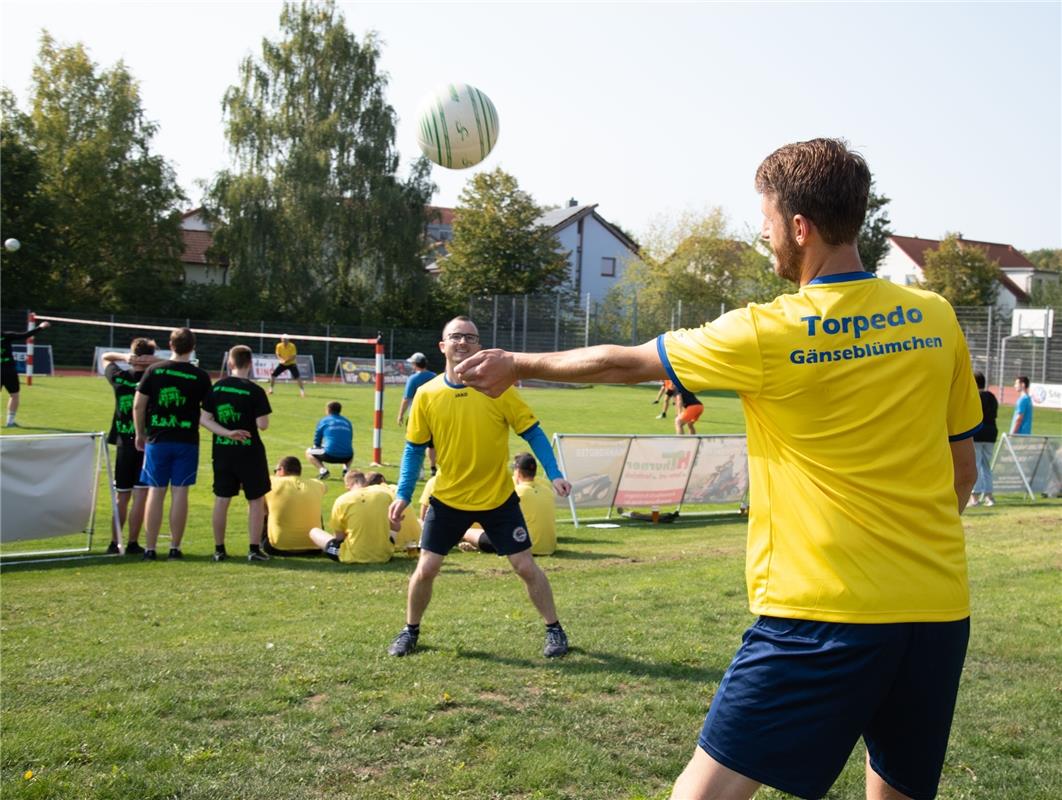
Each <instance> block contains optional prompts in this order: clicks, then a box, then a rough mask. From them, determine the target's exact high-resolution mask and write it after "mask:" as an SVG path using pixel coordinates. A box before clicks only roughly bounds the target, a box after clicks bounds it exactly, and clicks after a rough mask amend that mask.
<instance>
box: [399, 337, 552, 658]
mask: <svg viewBox="0 0 1062 800" xmlns="http://www.w3.org/2000/svg"><path fill="white" fill-rule="evenodd" d="M439 350H441V351H442V353H443V355H445V356H446V372H445V373H444V374H442V375H439V376H437V377H435V378H433V379H432V380H430V381H428V382H427V383H425V384H424V385H422V386H421V387H420V388H419V389H418V390H417V393H416V395H415V396H414V397H413V409H412V413H411V414H410V417H409V423H408V425H407V427H406V449H405V452H404V453H403V456H402V466H401V470H400V472H399V477H398V497H397V498H396V499H395V501H394V502H393V503H392V504H391V509H390V514H391V526H392V528H395V529H396V528H397V527H398V526H399V524H400V522H401V520H402V517H403V516H404V512H405V509H406V507H407V506H408V505H409V504H410V500H411V499H412V497H413V487H414V485H415V484H416V481H417V477H418V476H419V475H420V468H421V464H422V463H423V461H424V450H425V449H426V448H427V446H428V443H429V442H431V443H432V444H433V445H434V447H435V452H436V461H437V463H438V466H439V470H438V475H437V476H436V482H435V488H434V490H433V495H432V498H431V500H430V508H429V509H428V513H427V516H426V517H425V519H424V531H423V533H422V534H421V539H420V560H419V561H418V562H417V568H416V570H414V572H413V575H412V577H411V578H410V580H409V595H408V599H407V604H406V626H405V627H404V628H403V629H402V631H401V632H400V633H399V634H398V636H396V637H395V639H394V641H393V642H391V646H390V648H388V653H390V654H391V655H393V656H404V655H409V654H410V653H412V652H413V651H414V650H415V649H416V646H417V638H418V636H419V635H420V620H421V617H422V616H423V615H424V611H425V610H426V609H427V607H428V603H429V602H430V600H431V593H432V587H433V584H434V582H435V578H436V577H437V576H438V574H439V570H440V569H441V568H442V563H443V559H444V558H445V557H446V555H447V554H448V553H449V552H450V550H452V549H453V547H454V546H455V545H456V544H457V543H458V542H460V541H461V537H462V536H464V534H465V531H467V530H468V528H469V527H470V526H471V525H472V523H474V522H478V523H480V525H482V526H483V529H484V530H485V531H486V532H487V534H488V535H489V536H490V539H491V541H492V542H493V543H494V546H495V548H496V549H497V551H498V554H499V555H504V556H507V557H508V558H509V563H510V564H511V565H512V567H513V570H514V571H515V572H516V574H517V575H519V576H520V578H521V580H523V582H524V585H525V586H526V588H527V594H528V596H529V597H530V598H531V602H532V603H533V604H534V606H535V608H536V609H538V612H539V614H541V615H542V618H543V620H544V621H545V623H546V645H545V648H544V649H543V655H544V656H546V657H547V658H553V657H557V656H563V655H565V654H566V653H567V652H568V637H567V636H566V635H565V633H564V629H563V628H562V627H561V624H560V622H559V621H558V619H557V610H556V608H555V606H554V603H553V589H552V588H551V587H550V584H549V579H548V578H547V577H546V574H545V573H544V572H543V571H542V570H541V568H539V566H538V565H537V564H536V563H535V559H534V558H533V557H532V555H531V542H530V537H529V536H528V534H527V523H526V522H525V521H524V516H523V514H522V513H520V502H519V500H518V499H517V496H516V493H515V492H514V491H513V484H512V480H511V479H510V477H509V470H508V464H507V460H508V459H507V450H508V439H509V429H510V428H512V429H513V430H514V431H516V432H517V433H518V434H520V435H521V436H522V437H523V438H524V440H525V441H527V443H528V444H530V445H531V449H532V450H534V452H535V455H537V456H538V457H539V459H540V460H541V461H542V464H543V466H545V468H546V474H547V475H549V477H550V479H551V480H552V481H553V488H554V489H555V491H556V492H557V494H559V495H561V496H562V497H563V496H567V494H568V493H569V492H570V491H571V484H569V483H568V482H567V481H566V480H564V477H563V476H562V475H561V473H560V470H559V469H558V468H557V462H556V461H555V460H554V458H553V451H552V450H551V449H550V446H549V440H548V439H546V434H545V433H543V431H542V428H541V427H540V426H539V424H538V420H536V419H535V416H534V414H532V413H531V409H530V408H528V407H527V404H526V403H524V401H523V400H522V399H521V398H520V396H519V395H518V394H517V393H516V390H515V389H512V388H510V389H508V390H506V391H505V392H502V393H500V396H499V397H497V398H494V399H492V398H490V397H487V396H486V395H484V394H482V393H480V392H476V391H474V390H472V389H470V388H468V387H466V386H462V385H461V384H460V383H459V382H458V380H457V374H456V372H455V371H454V367H455V366H457V365H458V364H460V363H461V362H462V361H463V360H464V359H466V358H468V357H469V356H471V355H472V354H474V353H476V352H478V351H479V331H478V330H477V329H476V326H475V323H473V322H472V320H470V319H469V318H468V317H455V318H454V319H452V320H450V321H449V322H448V323H447V324H446V327H445V328H443V335H442V341H441V342H439Z"/></svg>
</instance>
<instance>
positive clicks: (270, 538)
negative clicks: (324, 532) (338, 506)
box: [262, 456, 326, 556]
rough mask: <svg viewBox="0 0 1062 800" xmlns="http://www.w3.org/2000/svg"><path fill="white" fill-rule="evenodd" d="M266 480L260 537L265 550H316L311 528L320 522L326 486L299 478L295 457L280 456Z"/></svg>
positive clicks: (287, 553) (299, 464)
mask: <svg viewBox="0 0 1062 800" xmlns="http://www.w3.org/2000/svg"><path fill="white" fill-rule="evenodd" d="M269 483H270V489H269V493H268V494H267V495H266V496H265V504H266V536H265V537H264V538H263V539H262V542H263V545H264V547H265V550H266V552H267V553H269V554H270V555H279V556H293V555H306V554H308V553H316V552H317V551H318V547H317V545H316V544H315V543H314V541H313V539H311V538H310V529H311V528H316V527H318V526H319V525H321V524H322V521H321V498H322V497H324V496H325V491H326V490H325V485H324V484H323V483H321V482H320V481H319V480H315V479H313V478H304V477H302V462H300V461H299V459H298V458H296V457H295V456H284V457H283V458H282V459H280V462H279V463H278V464H277V467H276V469H275V470H274V471H273V477H272V478H270V481H269Z"/></svg>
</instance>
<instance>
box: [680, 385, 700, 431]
mask: <svg viewBox="0 0 1062 800" xmlns="http://www.w3.org/2000/svg"><path fill="white" fill-rule="evenodd" d="M702 411H704V406H703V405H702V404H701V401H700V400H698V399H697V395H695V394H694V393H693V392H687V391H686V390H685V389H682V388H680V389H679V390H678V392H676V397H675V412H676V413H675V433H677V434H680V435H681V434H683V433H685V432H686V431H684V430H683V428H687V427H688V428H689V429H690V433H696V432H697V429H696V428H695V427H693V423H695V422H696V421H697V420H699V419H700V418H701V412H702Z"/></svg>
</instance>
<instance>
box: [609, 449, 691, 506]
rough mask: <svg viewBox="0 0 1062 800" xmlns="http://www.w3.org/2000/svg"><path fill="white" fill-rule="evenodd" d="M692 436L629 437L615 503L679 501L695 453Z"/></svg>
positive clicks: (624, 504) (676, 502) (668, 503)
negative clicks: (632, 438) (629, 442)
mask: <svg viewBox="0 0 1062 800" xmlns="http://www.w3.org/2000/svg"><path fill="white" fill-rule="evenodd" d="M698 444H699V442H698V440H697V437H695V436H667V437H660V438H644V439H643V438H641V437H638V438H637V439H634V440H632V441H631V447H630V450H628V451H627V461H626V463H625V464H624V465H623V475H622V476H621V477H620V483H619V490H618V491H617V492H616V499H615V502H614V505H617V506H659V505H676V506H677V505H679V504H680V503H682V495H683V494H684V493H685V491H686V484H687V482H688V481H689V477H690V472H691V470H692V469H693V461H694V459H695V458H696V457H697V445H698Z"/></svg>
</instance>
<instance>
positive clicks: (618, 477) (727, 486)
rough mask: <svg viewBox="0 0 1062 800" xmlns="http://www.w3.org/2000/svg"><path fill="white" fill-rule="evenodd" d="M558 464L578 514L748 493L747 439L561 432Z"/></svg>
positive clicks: (735, 499) (728, 499)
mask: <svg viewBox="0 0 1062 800" xmlns="http://www.w3.org/2000/svg"><path fill="white" fill-rule="evenodd" d="M553 440H554V447H555V448H556V451H557V459H558V461H559V463H560V467H561V469H562V470H563V471H564V474H565V476H566V477H567V479H568V481H569V482H570V483H571V484H572V494H571V497H570V498H568V499H566V500H561V499H558V502H557V505H558V506H561V505H564V504H565V503H567V504H568V505H569V507H570V508H571V511H572V517H573V519H575V522H576V524H578V518H577V516H576V514H577V510H578V509H590V508H607V509H610V513H611V509H612V508H614V507H615V508H621V507H623V508H630V507H632V506H633V507H642V508H645V507H652V506H674V507H681V506H682V505H683V504H689V503H696V504H711V503H742V502H743V501H744V499H745V497H746V494H747V492H748V488H749V476H748V452H747V445H746V440H745V437H744V436H726V435H724V436H627V435H612V436H609V435H601V436H595V435H592V434H587V435H583V434H567V433H558V434H556V435H555V436H554V439H553Z"/></svg>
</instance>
